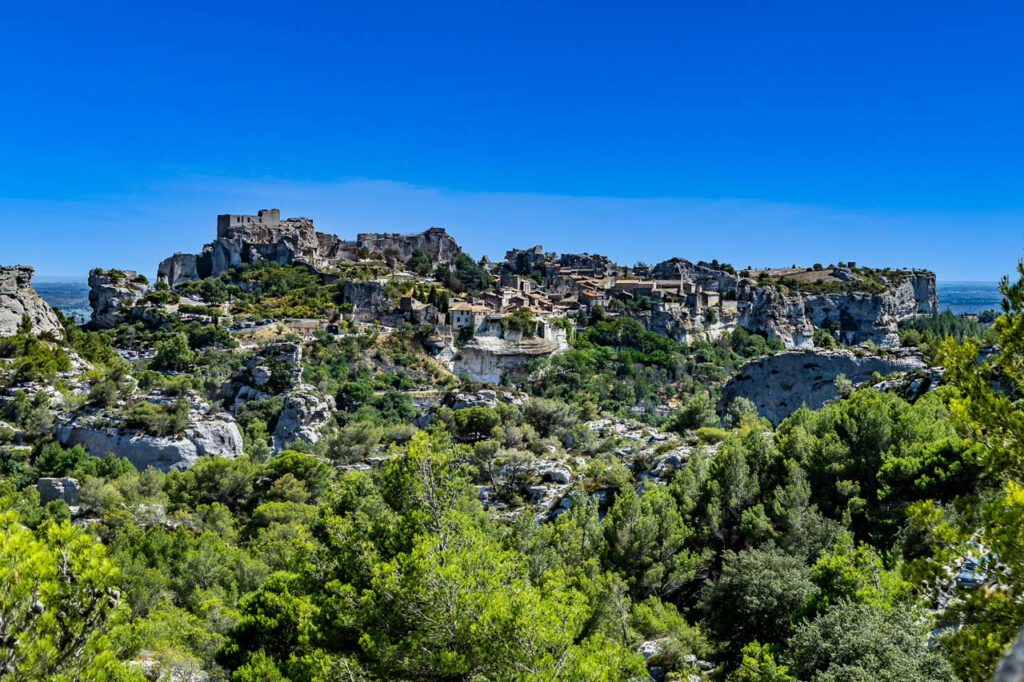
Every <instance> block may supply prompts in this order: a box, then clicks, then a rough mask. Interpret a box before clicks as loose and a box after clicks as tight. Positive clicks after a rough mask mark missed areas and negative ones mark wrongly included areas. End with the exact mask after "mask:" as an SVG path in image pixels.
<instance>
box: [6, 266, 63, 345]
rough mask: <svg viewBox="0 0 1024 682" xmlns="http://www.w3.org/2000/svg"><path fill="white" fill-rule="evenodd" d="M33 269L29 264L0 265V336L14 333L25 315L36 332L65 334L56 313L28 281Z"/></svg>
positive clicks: (30, 278)
mask: <svg viewBox="0 0 1024 682" xmlns="http://www.w3.org/2000/svg"><path fill="white" fill-rule="evenodd" d="M34 272H35V270H34V269H33V268H31V267H30V266H28V265H11V266H7V267H2V266H0V337H3V336H11V335H13V334H16V333H17V332H18V327H19V326H21V321H22V319H24V317H25V316H28V319H29V320H31V322H32V332H33V333H34V334H36V335H38V334H44V333H51V334H55V335H57V336H63V335H64V327H62V326H61V324H60V321H59V320H58V319H57V315H56V314H55V313H54V312H53V309H52V308H50V306H49V305H47V303H46V301H44V300H43V298H42V297H41V296H40V295H39V294H38V293H36V290H35V289H33V288H32V285H31V284H30V282H31V280H32V274H33V273H34Z"/></svg>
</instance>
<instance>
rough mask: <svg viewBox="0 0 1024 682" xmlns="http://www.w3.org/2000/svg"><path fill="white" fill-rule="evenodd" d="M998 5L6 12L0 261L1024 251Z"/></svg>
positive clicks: (730, 258)
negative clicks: (320, 249) (295, 220)
mask: <svg viewBox="0 0 1024 682" xmlns="http://www.w3.org/2000/svg"><path fill="white" fill-rule="evenodd" d="M1022 19H1024V9H1022V8H1021V7H1020V6H1018V5H1016V4H1012V3H998V4H995V3H992V4H990V3H971V4H964V3H956V4H954V3H944V2H931V3H892V2H889V3H881V2H857V3H852V2H851V3H846V2H827V3H822V2H815V3H801V2H787V3H769V2H750V3H739V2H704V3H690V2H673V3H668V2H665V3H644V2H629V3H625V2H623V3H603V2H589V3H570V2H559V3H553V2H545V3H532V2H517V3H479V2H477V3H422V2H419V3H389V2H332V3H302V2H297V3H262V2H246V3H231V2H204V3H193V2H187V1H186V2H176V3H126V2H125V3H113V2H95V3H80V2H78V3H70V2H69V3H61V2H51V3H8V4H7V5H5V6H4V8H3V9H0V26H2V28H0V37H2V40H0V83H2V84H3V88H2V90H0V102H2V103H3V106H0V212H2V215H3V216H4V220H3V225H4V226H3V227H0V236H2V237H3V241H2V243H3V249H2V252H0V254H2V255H0V263H4V264H6V263H12V262H24V263H29V264H32V265H35V266H36V268H37V271H38V272H39V273H40V274H44V275H46V274H48V275H68V274H78V273H85V272H86V271H87V270H88V268H89V267H92V266H94V265H102V266H120V267H128V268H135V269H139V270H142V271H144V272H148V273H153V272H154V271H155V268H156V264H157V262H158V261H159V260H160V259H161V258H163V257H164V256H166V255H168V254H170V253H171V252H173V251H194V250H198V249H199V248H200V246H201V245H202V244H203V243H204V242H206V241H209V240H210V239H211V238H212V236H213V233H214V225H215V215H216V214H217V213H222V212H252V211H255V210H256V209H258V208H262V207H270V206H277V207H280V208H281V209H282V212H283V213H284V214H285V215H307V216H309V217H312V218H314V219H315V221H316V223H317V225H318V227H319V228H320V229H323V230H327V231H334V232H337V233H339V234H342V235H351V234H354V233H355V232H359V231H370V230H378V229H387V230H396V231H416V230H420V229H423V228H425V227H427V226H430V225H442V226H445V227H447V228H448V229H449V231H450V232H451V233H452V234H453V235H455V237H456V238H457V239H458V240H459V241H460V243H462V244H463V245H464V246H465V248H466V249H467V250H469V251H470V252H471V253H473V254H474V255H481V254H484V253H486V254H488V255H490V256H491V257H492V258H494V257H496V256H497V257H500V256H501V255H503V253H504V251H505V250H506V249H507V248H510V247H513V246H520V247H521V246H530V245H533V244H536V243H541V244H543V245H544V246H545V247H546V248H548V249H552V250H559V251H566V250H568V251H583V250H588V251H598V252H603V253H606V254H607V255H609V256H611V257H613V258H615V259H616V260H618V261H620V262H626V263H632V262H634V261H636V260H645V261H657V260H661V259H663V258H667V257H670V256H673V255H679V256H684V257H687V258H691V259H693V260H697V259H700V258H707V259H710V258H712V257H717V258H718V259H720V260H724V261H727V262H732V263H733V264H735V265H737V266H745V265H755V266H758V265H769V264H775V265H788V264H791V263H793V262H796V263H812V262H814V261H822V262H829V261H840V260H842V261H845V260H857V261H858V262H861V263H866V264H874V265H913V266H920V267H930V268H932V269H934V270H936V271H937V272H938V274H939V275H940V277H941V278H944V279H947V280H955V279H976V280H992V279H997V278H998V277H999V276H1000V275H1002V274H1004V273H1007V272H1009V271H1010V270H1011V269H1012V268H1013V266H1014V263H1015V262H1016V260H1017V259H1018V258H1019V257H1021V255H1024V194H1022V192H1021V188H1022V184H1024V132H1022V126H1021V123H1020V122H1021V121H1022V120H1024V116H1022V114H1024V88H1022V87H1021V86H1022V74H1024V68H1022V67H1024V63H1022V62H1024V52H1022V51H1021V50H1020V49H1019V28H1020V26H1021V25H1022Z"/></svg>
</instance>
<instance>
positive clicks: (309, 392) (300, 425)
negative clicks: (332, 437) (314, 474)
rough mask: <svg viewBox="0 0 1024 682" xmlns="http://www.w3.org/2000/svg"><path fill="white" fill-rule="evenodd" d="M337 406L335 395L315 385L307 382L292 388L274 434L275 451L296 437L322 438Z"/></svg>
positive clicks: (308, 439)
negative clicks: (324, 392) (318, 388)
mask: <svg viewBox="0 0 1024 682" xmlns="http://www.w3.org/2000/svg"><path fill="white" fill-rule="evenodd" d="M334 409H335V405H334V398H332V397H331V396H325V395H323V394H322V393H320V391H318V390H317V389H316V388H314V387H313V386H309V385H308V384H303V385H300V386H296V387H295V388H294V389H292V390H291V391H289V392H288V393H287V394H286V395H285V401H284V407H282V408H281V415H280V417H278V419H277V427H276V428H275V429H274V433H273V434H272V436H273V441H274V452H280V451H281V450H283V449H284V448H285V447H286V446H287V445H288V443H291V442H292V441H296V440H300V441H302V442H304V443H318V442H320V439H321V438H322V437H323V432H324V429H325V428H326V427H327V426H328V425H329V424H330V422H331V416H332V414H333V412H334Z"/></svg>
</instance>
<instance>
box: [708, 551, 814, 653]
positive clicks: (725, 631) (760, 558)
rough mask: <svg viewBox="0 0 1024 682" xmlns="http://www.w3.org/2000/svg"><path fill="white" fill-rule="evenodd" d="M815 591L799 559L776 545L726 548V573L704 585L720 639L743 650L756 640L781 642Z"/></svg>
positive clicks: (710, 616)
mask: <svg viewBox="0 0 1024 682" xmlns="http://www.w3.org/2000/svg"><path fill="white" fill-rule="evenodd" d="M816 590H817V588H816V587H815V585H814V583H812V582H811V579H810V572H809V571H808V569H807V566H806V565H804V563H803V561H801V560H800V558H798V557H794V556H790V555H788V554H785V553H784V552H782V551H780V550H778V549H774V548H772V549H753V550H744V551H742V552H740V553H739V554H736V553H734V552H731V551H727V552H726V553H725V556H724V560H723V564H722V574H721V576H719V578H718V579H717V580H715V581H714V582H712V583H709V584H707V585H706V586H705V588H704V590H703V593H702V594H701V599H700V607H701V610H702V611H703V612H704V622H706V623H707V624H708V625H709V626H710V627H711V629H712V631H713V632H714V633H715V634H716V635H717V636H718V638H719V640H720V641H722V642H724V643H727V644H729V645H731V646H732V647H733V648H734V649H735V650H737V651H738V650H739V649H740V648H741V647H742V646H743V645H744V644H745V643H747V642H751V641H754V640H757V641H760V642H766V643H768V642H780V641H782V640H783V639H784V638H785V637H786V635H787V634H788V633H789V631H790V627H791V623H792V622H793V619H794V616H795V615H796V614H798V612H799V610H800V608H801V607H802V606H803V605H804V603H805V602H806V601H807V599H808V597H810V596H811V595H813V594H814V593H815V591H816Z"/></svg>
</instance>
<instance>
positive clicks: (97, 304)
mask: <svg viewBox="0 0 1024 682" xmlns="http://www.w3.org/2000/svg"><path fill="white" fill-rule="evenodd" d="M148 291H149V285H148V284H146V283H145V280H144V278H140V277H139V273H137V272H135V271H134V270H104V269H102V268H93V269H92V270H90V271H89V305H90V306H91V307H92V320H91V322H90V324H91V325H92V326H93V327H94V328H96V329H110V328H111V327H116V326H117V325H118V324H119V323H120V322H122V321H124V320H125V319H126V317H127V315H128V313H129V311H131V309H132V308H133V307H134V306H135V304H136V303H138V302H139V301H140V300H141V299H142V298H143V297H144V296H145V295H146V293H147V292H148Z"/></svg>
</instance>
